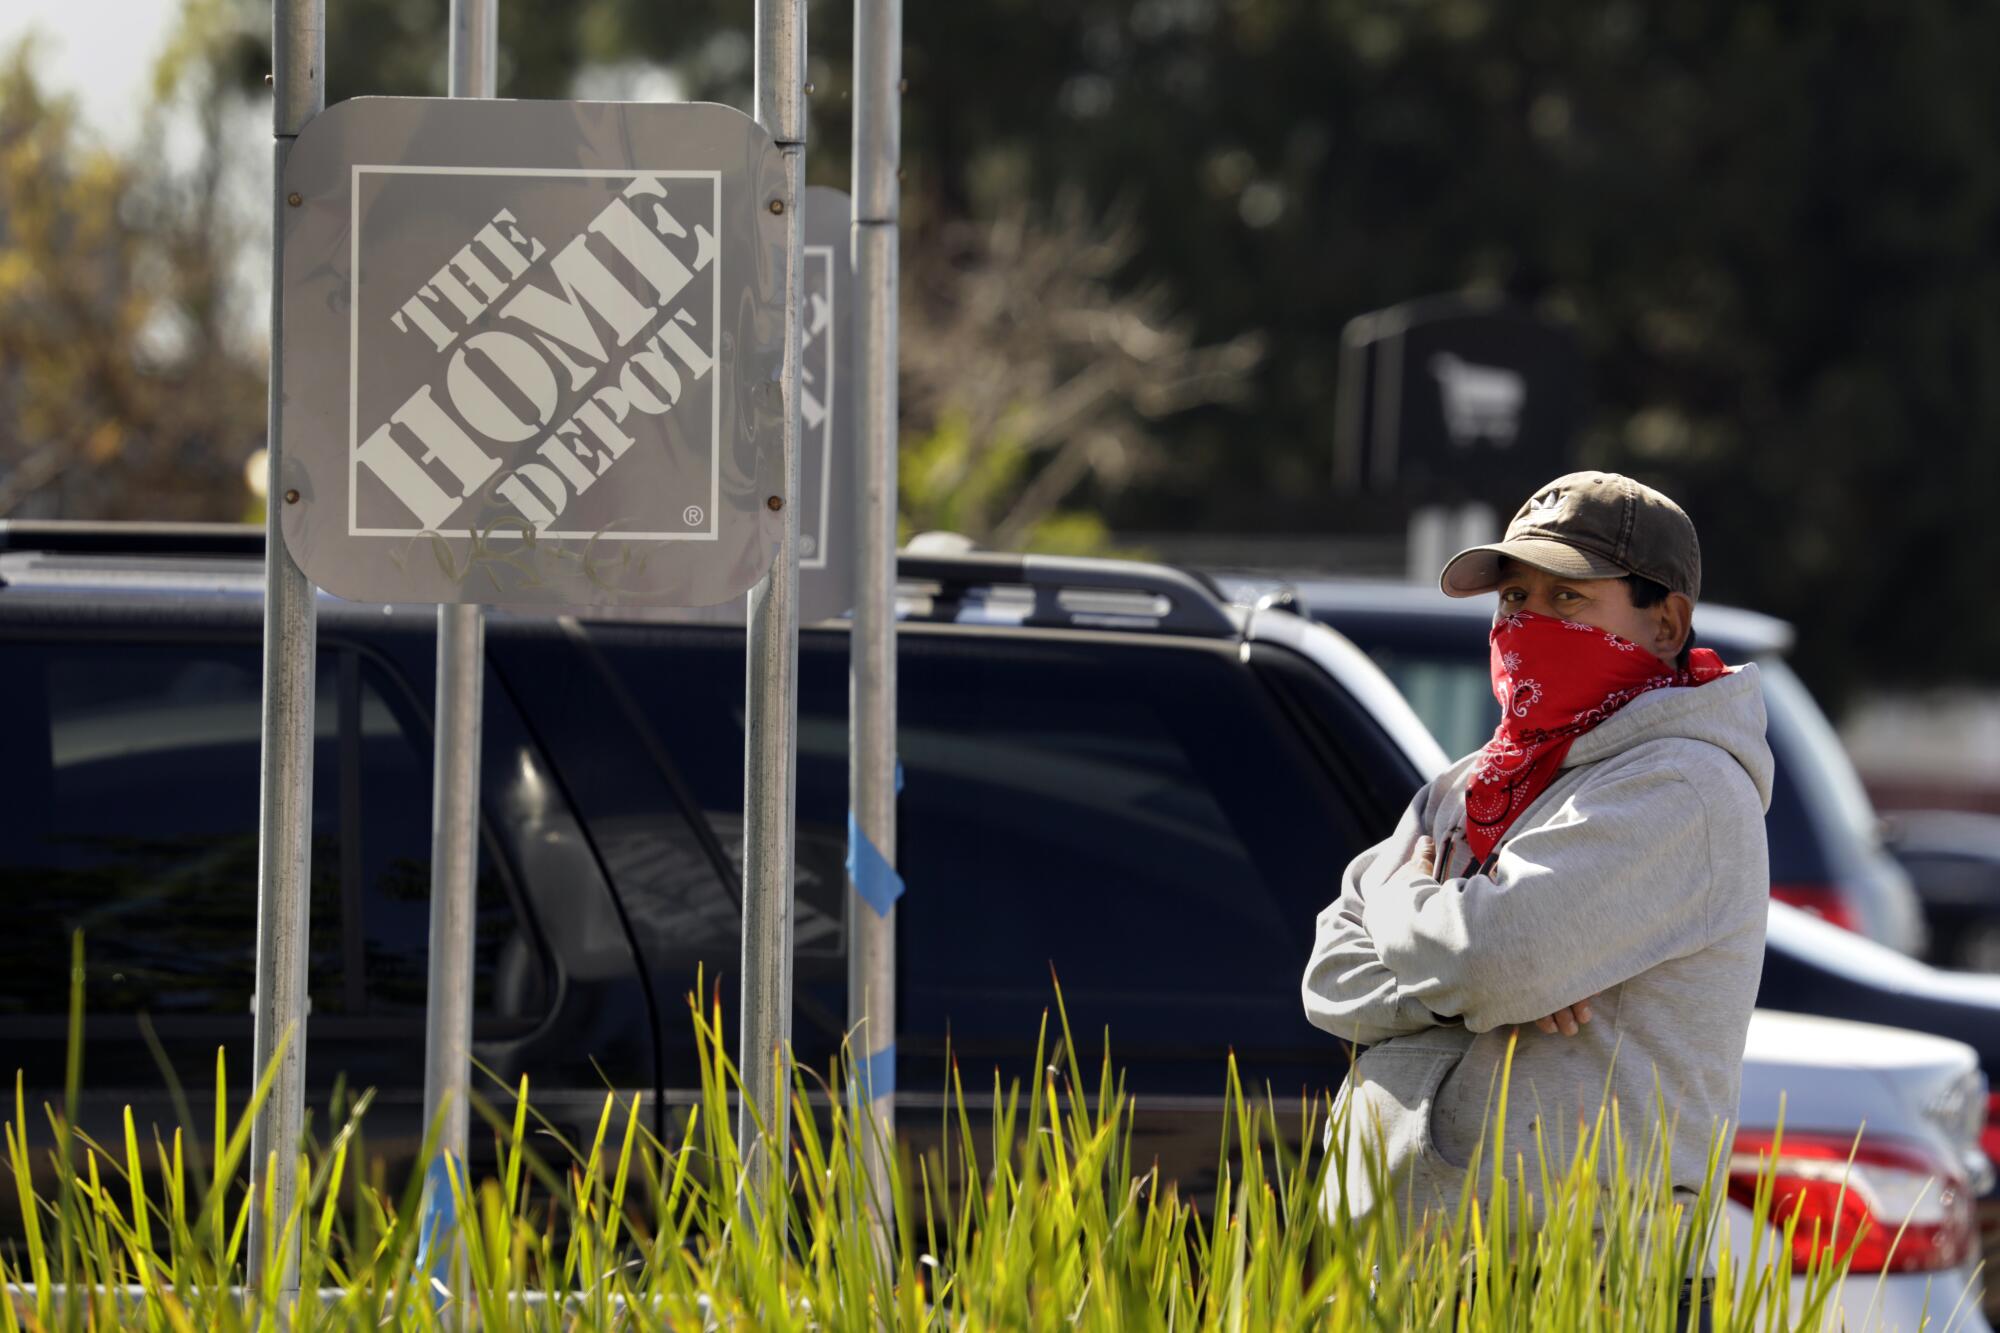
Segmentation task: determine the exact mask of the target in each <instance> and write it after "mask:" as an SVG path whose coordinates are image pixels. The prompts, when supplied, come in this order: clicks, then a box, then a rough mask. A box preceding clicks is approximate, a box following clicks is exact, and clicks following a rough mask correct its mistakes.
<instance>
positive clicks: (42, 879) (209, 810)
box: [0, 643, 342, 1016]
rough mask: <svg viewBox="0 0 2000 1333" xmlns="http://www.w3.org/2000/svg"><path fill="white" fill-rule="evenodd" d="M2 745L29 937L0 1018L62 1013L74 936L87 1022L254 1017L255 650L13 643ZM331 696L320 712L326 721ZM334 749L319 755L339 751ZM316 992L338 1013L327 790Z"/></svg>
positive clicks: (3, 888)
mask: <svg viewBox="0 0 2000 1333" xmlns="http://www.w3.org/2000/svg"><path fill="white" fill-rule="evenodd" d="M0 663H4V665H0V677H4V689H0V717H3V718H4V723H0V732H4V734H5V735H6V737H7V762H6V763H5V765H4V766H0V782H4V783H5V790H6V798H5V804H6V808H7V818H6V820H5V821H4V822H5V827H6V832H5V833H4V835H0V893H4V895H5V898H6V901H7V905H8V911H9V913H10V915H11V917H12V919H13V921H14V925H15V928H16V929H17V930H19V931H21V932H22V937H23V938H26V939H32V940H36V941H39V942H40V947H37V948H35V949H30V950H24V951H22V952H21V953H20V954H19V955H18V956H16V957H15V958H13V959H11V960H10V965H9V968H8V970H7V975H6V977H5V979H4V981H0V1010H4V1011H5V1012H9V1013H17V1014H19V1013H61V1012H62V1011H63V1010H64V1009H65V1007H66V1006H67V996H68V991H69V986H68V964H69V958H68V950H67V948H66V947H65V942H66V940H67V937H68V936H69V934H70V932H71V931H73V930H76V929H81V930H82V931H83V932H84V942H85V959H86V967H85V978H86V982H85V984H86V993H87V995H88V997H89V1003H90V1006H91V1008H92V1010H93V1011H100V1010H105V1011H111V1012H131V1011H134V1010H139V1009H145V1010H148V1011H150V1012H152V1013H155V1014H159V1015H175V1014H228V1015H245V1016H247V1014H248V1005H249V997H250V992H251V990H252V988H253V984H254V962H255V960H254V955H253V952H252V942H253V940H254V939H255V933H254V931H255V922H256V901H257V898H256V885H257V804H258V728H259V721H260V716H261V705H260V702H259V700H260V697H261V688H260V680H261V664H260V659H259V653H258V650H257V647H256V645H255V644H243V645H216V646H206V645H204V646H194V645H179V644H149V643H105V644H37V643H15V644H8V645H6V646H5V647H4V649H0ZM331 703H332V700H331V697H330V693H329V691H328V689H327V687H326V685H325V684H324V683H322V685H321V690H320V710H321V712H322V714H323V715H326V716H328V717H329V719H330V716H331ZM331 731H332V728H331V725H330V724H329V725H328V727H327V728H326V729H325V731H324V732H323V734H322V748H323V749H324V748H325V744H326V740H327V738H328V737H330V735H331ZM315 795H316V797H317V799H316V801H315V804H314V808H313V839H314V850H315V855H314V858H313V861H314V872H315V873H314V878H313V895H312V914H313V930H312V953H311V958H310V976H311V983H310V984H311V986H312V990H313V993H314V995H315V998H316V1000H319V997H322V996H323V997H325V998H324V999H323V1000H319V1003H321V1004H323V1005H324V1006H325V1008H324V1009H323V1010H322V1011H323V1012H334V1011H337V1010H338V1009H339V1008H340V1007H341V1003H342V993H341V989H340V987H339V985H338V984H337V982H338V971H339V960H340V954H339V948H340V940H341V934H340V924H339V907H340V900H339V895H338V876H337V873H336V871H335V870H334V868H333V867H332V865H331V864H330V863H331V862H332V860H333V856H332V855H331V853H332V850H333V847H334V842H335V840H334V834H335V832H336V828H337V825H336V821H335V817H334V804H333V802H332V800H331V799H330V796H329V793H328V792H326V791H323V790H320V791H316V793H315Z"/></svg>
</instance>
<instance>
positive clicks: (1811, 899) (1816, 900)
mask: <svg viewBox="0 0 2000 1333" xmlns="http://www.w3.org/2000/svg"><path fill="white" fill-rule="evenodd" d="M1771 896H1772V897H1773V898H1776V899H1777V900H1778V901H1779V902H1781V903H1785V904H1787V905H1789V906H1792V907H1796V908H1798V909H1799V910H1800V911H1801V912H1810V913H1812V915H1814V916H1816V917H1818V918H1819V919H1820V920H1822V921H1825V922H1828V923H1829V924H1831V925H1836V926H1839V927H1840V928H1841V929H1842V930H1851V931H1854V932H1856V933H1857V934H1858V933H1859V932H1860V930H1861V916H1860V914H1859V913H1858V912H1856V911H1855V910H1854V904H1853V903H1851V902H1849V901H1848V900H1847V898H1846V896H1845V895H1844V894H1842V893H1841V891H1840V890H1839V889H1837V888H1835V887H1834V886H1833V885H1831V884H1773V885H1772V886H1771Z"/></svg>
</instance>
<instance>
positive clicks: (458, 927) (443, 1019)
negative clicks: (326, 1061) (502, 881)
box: [419, 0, 498, 1291]
mask: <svg viewBox="0 0 2000 1333" xmlns="http://www.w3.org/2000/svg"><path fill="white" fill-rule="evenodd" d="M497 28H498V14H497V12H496V0H451V39H450V45H449V51H450V61H451V73H450V76H449V80H448V82H447V84H446V89H447V91H448V93H449V95H450V96H452V97H491V96H493V93H494V65H495V62H496V57H497V54H498V50H497V46H498V42H497V35H496V30H497ZM485 678H486V613H485V611H484V610H482V609H481V608H480V607H479V605H478V604H477V603H470V602H457V603H450V602H448V603H443V604H440V605H439V607H438V642H437V708H436V710H435V718H436V721H435V723H434V732H435V734H434V737H433V741H432V744H433V747H434V754H435V756H436V757H435V761H434V763H433V765H432V778H431V783H432V787H431V934H430V973H429V981H428V987H427V989H426V992H425V1008H424V1022H425V1028H424V1125H425V1127H426V1128H427V1129H428V1128H430V1127H432V1126H436V1127H437V1130H438V1138H437V1145H436V1155H435V1156H434V1157H433V1158H432V1159H431V1161H430V1164H429V1166H428V1168H427V1171H428V1179H426V1181H425V1182H424V1206H423V1219H422V1224H421V1226H422V1235H423V1242H422V1243H423V1245H424V1247H425V1254H424V1257H423V1259H420V1261H419V1266H420V1267H423V1268H427V1269H428V1270H429V1271H432V1272H437V1271H439V1270H440V1269H441V1268H442V1267H443V1265H442V1264H440V1263H439V1259H440V1258H441V1257H442V1256H444V1255H447V1254H449V1253H451V1251H452V1240H451V1233H452V1231H453V1226H452V1219H453V1212H454V1207H455V1205H454V1199H453V1196H452V1190H451V1178H450V1176H449V1174H448V1172H447V1167H446V1163H447V1162H453V1163H456V1164H457V1165H458V1167H459V1169H460V1170H461V1171H462V1170H463V1169H464V1165H465V1154H466V1141H467V1134H468V1132H469V1124H468V1122H469V1119H470V1117H469V1114H468V1101H467V1098H468V1094H469V1093H470V1091H471V1070H472V946H473V924H474V919H475V917H476V915H477V913H478V910H479V904H478V893H479V888H478V884H479V739H480V712H481V703H482V695H483V691H484V685H485ZM454 1268H455V1266H454ZM446 1281H447V1284H448V1285H449V1286H450V1287H451V1288H452V1289H453V1290H454V1291H455V1290H457V1289H458V1287H459V1286H460V1285H461V1284H460V1282H459V1280H458V1273H457V1272H456V1271H451V1272H449V1273H448V1275H447V1278H446Z"/></svg>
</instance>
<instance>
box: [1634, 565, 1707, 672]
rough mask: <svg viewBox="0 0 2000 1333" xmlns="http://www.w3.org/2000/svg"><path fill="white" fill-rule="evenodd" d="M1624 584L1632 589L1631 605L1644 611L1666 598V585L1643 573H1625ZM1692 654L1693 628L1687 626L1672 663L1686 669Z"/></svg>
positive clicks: (1683, 669)
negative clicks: (1679, 652)
mask: <svg viewBox="0 0 2000 1333" xmlns="http://www.w3.org/2000/svg"><path fill="white" fill-rule="evenodd" d="M1625 586H1626V587H1628V588H1630V589H1631V590H1632V605H1634V606H1636V607H1638V608H1639V609H1640V610H1641V611H1644V610H1645V609H1646V608H1648V607H1652V606H1658V605H1659V604H1660V603H1661V602H1664V601H1666V600H1667V585H1666V584H1664V583H1655V582H1653V580H1651V579H1649V578H1647V577H1646V576H1645V575H1644V574H1627V575H1626V576H1625ZM1693 654H1694V630H1693V629H1692V628H1689V630H1688V635H1687V638H1686V639H1685V640H1684V641H1683V642H1682V643H1681V654H1680V656H1679V657H1676V658H1675V659H1674V665H1675V666H1677V667H1679V668H1680V669H1681V670H1682V671H1686V670H1687V669H1688V661H1689V659H1690V658H1691V657H1692V656H1693Z"/></svg>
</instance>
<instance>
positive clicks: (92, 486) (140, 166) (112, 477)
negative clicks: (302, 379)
mask: <svg viewBox="0 0 2000 1333" xmlns="http://www.w3.org/2000/svg"><path fill="white" fill-rule="evenodd" d="M33 66H34V61H33V53H32V48H31V47H29V46H27V45H23V46H20V47H17V48H16V49H15V50H14V51H13V52H12V53H11V54H9V55H7V56H6V57H5V59H4V63H0V517H8V516H13V517H22V516H83V515H89V516H97V517H107V518H223V519H228V518H236V517H238V516H239V515H241V514H242V512H243V510H244V507H245V505H246V503H247V501H248V495H247V491H246V488H245V485H244V481H243V464H244V462H245V460H246V459H247V458H248V456H249V455H250V453H251V452H252V451H253V450H254V449H256V448H257V447H258V445H259V444H261V442H262V439H263V434H264V393H265V390H264V371H263V366H262V364H261V357H260V355H259V349H258V348H256V347H255V346H254V345H249V343H248V340H247V339H246V338H245V337H244V336H243V333H242V327H241V321H240V320H238V319H237V318H235V317H234V312H233V310H232V308H231V305H230V299H229V295H228V293H229V289H230V282H229V263H230V256H231V255H232V253H233V251H234V244H235V241H234V237H233V234H232V228H231V227H230V225H229V222H228V220H227V218H226V217H225V216H224V213H223V210H222V209H221V207H220V205H219V194H220V190H221V181H222V175H223V153H222V149H223V144H222V139H221V117H222V115H223V114H224V108H225V107H226V105H227V103H228V90H226V89H220V88H193V87H190V86H188V85H184V84H182V83H180V82H179V81H178V80H177V79H176V78H172V77H169V78H166V79H165V80H164V81H163V82H162V84H161V86H160V88H159V90H158V91H159V94H160V96H161V97H162V98H173V97H176V96H182V95H189V96H191V97H192V98H193V102H194V106H195V109H196V112H197V123H198V124H199V125H200V127H201V129H202V130H203V131H204V134H205V138H204V140H203V144H202V147H201V149H200V150H199V152H198V154H197V156H196V160H195V161H194V163H193V165H192V167H191V168H190V169H188V170H187V171H185V172H181V173H175V172H170V171H168V170H166V169H165V168H163V167H162V166H161V165H160V163H161V160H162V158H163V156H164V154H163V152H162V151H161V146H160V143H159V141H158V134H159V131H158V129H157V125H156V126H155V127H154V129H153V131H152V132H151V133H150V134H149V135H148V136H147V138H145V139H142V142H141V144H140V146H139V148H138V149H137V151H135V152H133V153H132V154H130V155H129V156H127V155H120V154H117V153H114V152H112V151H110V150H108V149H106V148H103V147H101V146H96V145H93V144H91V143H89V142H88V141H87V140H86V139H85V137H84V135H83V134H82V132H81V131H80V130H79V129H78V127H77V124H76V118H75V113H74V111H73V109H72V108H71V107H70V105H69V104H68V103H67V102H65V101H63V100H61V99H56V98H50V97H48V96H47V95H45V94H44V93H43V91H42V90H41V89H40V88H39V87H38V86H37V84H36V81H35V77H34V73H33ZM186 67H187V68H190V69H191V68H192V66H186Z"/></svg>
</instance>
